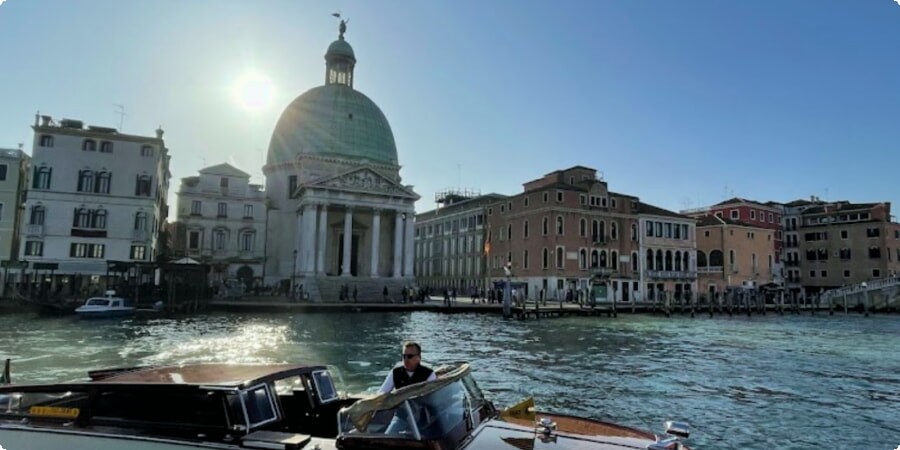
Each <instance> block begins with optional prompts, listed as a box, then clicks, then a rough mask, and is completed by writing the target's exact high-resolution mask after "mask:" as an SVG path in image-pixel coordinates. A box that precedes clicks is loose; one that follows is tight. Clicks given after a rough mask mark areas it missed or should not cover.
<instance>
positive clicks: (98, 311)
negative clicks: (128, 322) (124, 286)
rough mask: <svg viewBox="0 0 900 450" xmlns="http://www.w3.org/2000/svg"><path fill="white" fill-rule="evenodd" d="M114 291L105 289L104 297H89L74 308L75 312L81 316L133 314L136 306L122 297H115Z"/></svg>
mask: <svg viewBox="0 0 900 450" xmlns="http://www.w3.org/2000/svg"><path fill="white" fill-rule="evenodd" d="M115 295H116V291H106V297H91V298H89V299H87V300H85V302H84V305H82V306H79V307H78V308H75V314H76V315H78V317H83V318H97V317H119V316H129V315H132V314H134V312H135V310H136V308H135V307H134V306H132V305H131V304H129V302H128V301H127V300H126V299H124V298H122V297H116V296H115Z"/></svg>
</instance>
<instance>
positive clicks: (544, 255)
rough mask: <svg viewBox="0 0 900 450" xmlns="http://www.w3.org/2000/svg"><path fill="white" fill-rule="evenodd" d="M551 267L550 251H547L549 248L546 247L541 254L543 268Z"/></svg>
mask: <svg viewBox="0 0 900 450" xmlns="http://www.w3.org/2000/svg"><path fill="white" fill-rule="evenodd" d="M549 265H550V251H549V250H547V247H544V250H543V252H541V268H543V269H546V268H547V267H548V266H549Z"/></svg>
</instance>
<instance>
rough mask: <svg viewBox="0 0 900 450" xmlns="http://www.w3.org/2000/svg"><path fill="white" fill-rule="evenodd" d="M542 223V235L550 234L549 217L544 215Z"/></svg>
mask: <svg viewBox="0 0 900 450" xmlns="http://www.w3.org/2000/svg"><path fill="white" fill-rule="evenodd" d="M542 225H543V226H542V227H541V228H542V230H541V232H542V233H543V234H544V236H546V235H548V234H550V219H548V218H546V217H544V220H543V223H542Z"/></svg>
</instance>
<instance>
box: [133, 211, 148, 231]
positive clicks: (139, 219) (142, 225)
mask: <svg viewBox="0 0 900 450" xmlns="http://www.w3.org/2000/svg"><path fill="white" fill-rule="evenodd" d="M134 229H135V230H146V229H147V213H143V212H139V213H137V214H135V215H134Z"/></svg>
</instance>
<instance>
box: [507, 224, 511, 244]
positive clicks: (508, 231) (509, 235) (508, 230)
mask: <svg viewBox="0 0 900 450" xmlns="http://www.w3.org/2000/svg"><path fill="white" fill-rule="evenodd" d="M506 239H507V240H510V241H511V240H512V224H511V223H510V224H507V225H506Z"/></svg>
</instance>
